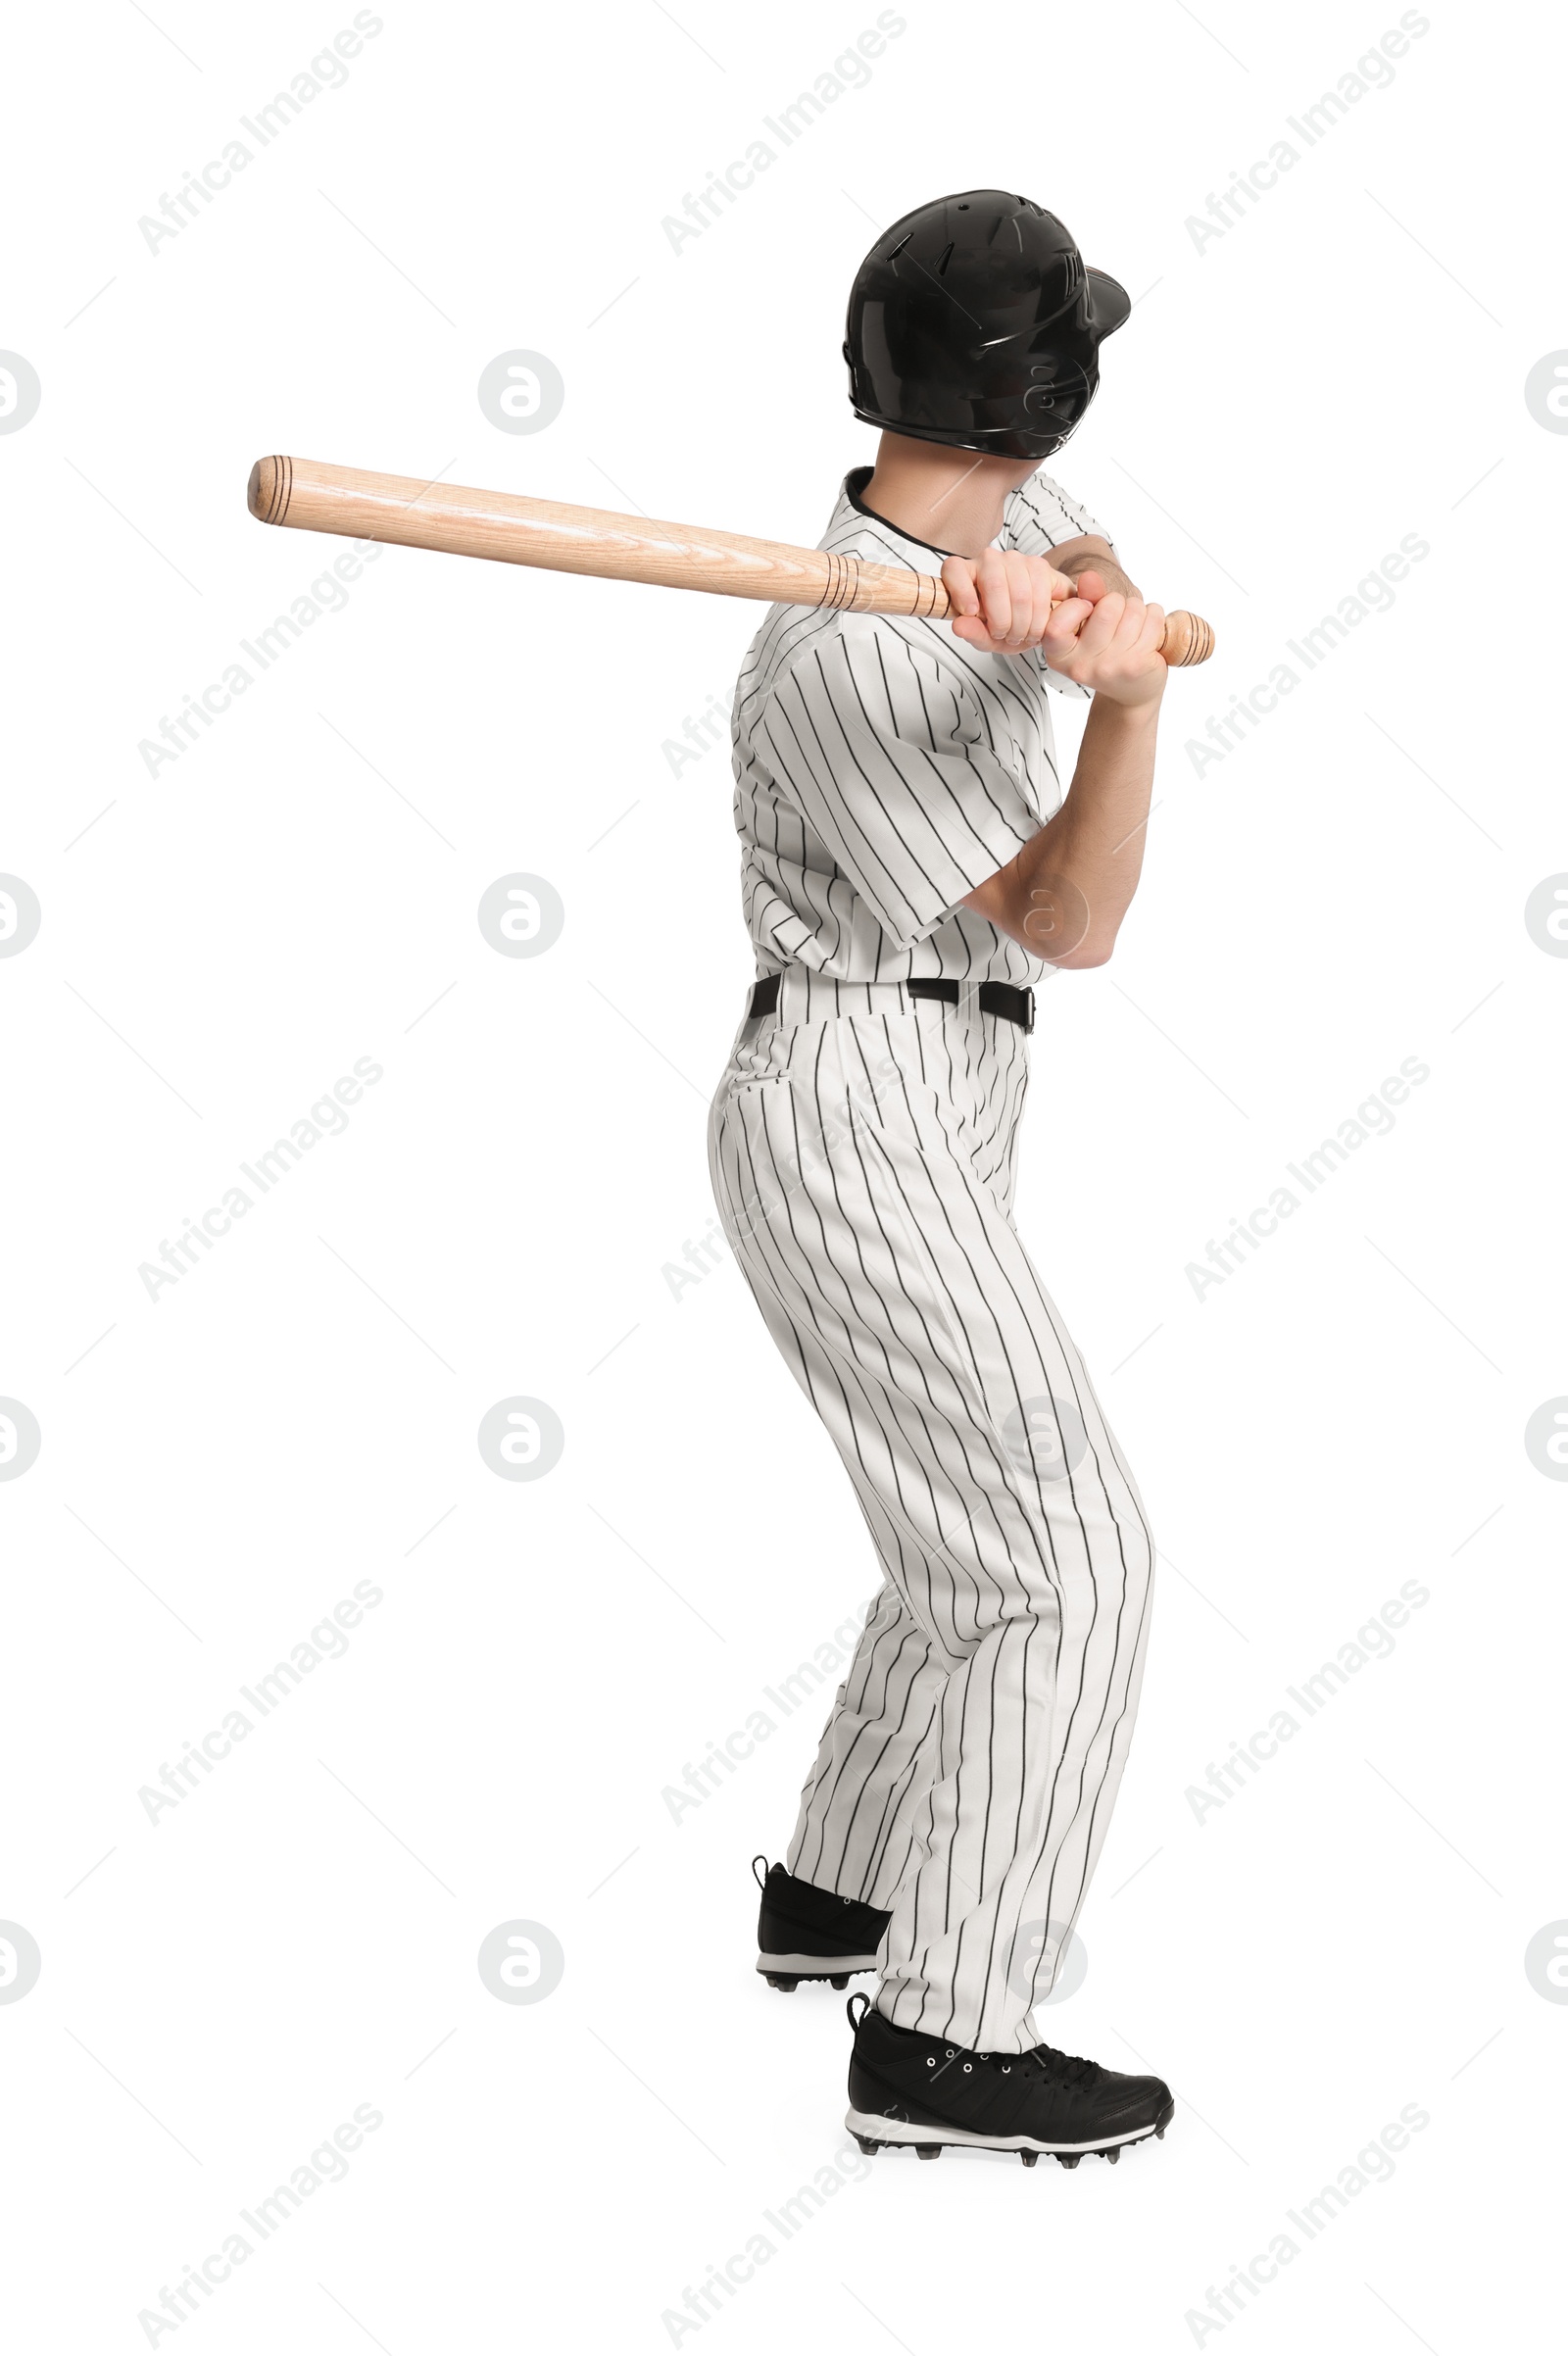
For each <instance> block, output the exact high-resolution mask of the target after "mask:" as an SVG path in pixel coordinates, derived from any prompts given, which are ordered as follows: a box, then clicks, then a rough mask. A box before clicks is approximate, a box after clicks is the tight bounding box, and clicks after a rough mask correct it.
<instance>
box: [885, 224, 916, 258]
mask: <svg viewBox="0 0 1568 2356" xmlns="http://www.w3.org/2000/svg"><path fill="white" fill-rule="evenodd" d="M913 235H914V231H913V230H912V229H906V230H905V232H904V235H903V236H902V237H901V238H900V239H899V242H898V244H897V245H896V246H894V247H893V248H892V250H891V252H890V253H889V255H888V260H889V261H890V262H897V260H898V258H899V256H900V255H901V254H902V253H903V251H904V249H905V247H906V246H907V244H908V242H909V240H910V238H911V237H912V236H913Z"/></svg>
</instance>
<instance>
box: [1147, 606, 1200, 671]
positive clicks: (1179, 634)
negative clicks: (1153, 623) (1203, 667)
mask: <svg viewBox="0 0 1568 2356" xmlns="http://www.w3.org/2000/svg"><path fill="white" fill-rule="evenodd" d="M1159 651H1160V653H1161V654H1162V655H1163V656H1164V658H1165V660H1166V662H1167V663H1169V664H1170V666H1171V668H1172V670H1185V669H1187V668H1188V667H1189V666H1190V665H1191V664H1192V663H1206V662H1207V661H1208V658H1209V656H1210V655H1211V654H1212V653H1213V652H1214V633H1213V630H1212V629H1211V628H1210V627H1209V624H1208V623H1207V622H1206V621H1205V620H1204V619H1203V617H1202V615H1201V614H1188V613H1185V612H1177V613H1175V614H1166V616H1165V634H1164V636H1163V637H1162V638H1161V640H1160V642H1159Z"/></svg>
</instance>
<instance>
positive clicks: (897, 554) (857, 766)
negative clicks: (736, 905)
mask: <svg viewBox="0 0 1568 2356" xmlns="http://www.w3.org/2000/svg"><path fill="white" fill-rule="evenodd" d="M869 472H870V469H869V468H866V467H862V468H860V469H858V471H857V472H855V473H852V474H851V475H850V476H848V478H847V479H846V481H845V484H844V487H843V489H842V491H841V492H840V495H839V500H838V504H837V506H836V507H835V509H834V511H833V515H832V519H831V521H830V522H829V525H828V528H827V531H826V532H825V533H824V535H823V537H822V539H821V540H820V541H819V542H818V546H819V547H821V548H824V549H829V550H832V551H834V552H836V553H840V554H846V555H854V556H858V557H860V558H863V559H864V560H866V561H867V562H869V563H872V564H892V565H898V566H907V568H908V569H909V570H910V571H913V572H924V573H940V572H941V570H942V563H943V558H944V556H945V554H946V553H947V552H946V551H945V550H943V549H941V548H940V547H937V546H934V545H929V544H927V543H926V542H924V541H922V540H918V539H915V538H914V537H912V536H911V535H910V534H909V533H907V532H905V531H901V530H898V529H896V528H895V527H894V526H893V525H892V524H890V523H886V522H884V521H883V520H882V518H881V517H880V516H878V515H872V514H871V512H870V511H869V510H868V509H867V508H866V507H865V506H864V505H863V504H862V502H861V499H860V496H859V494H860V490H861V488H862V487H863V484H864V482H865V480H866V478H867V477H868V475H869ZM1100 529H1101V527H1100V525H1099V524H1097V523H1096V522H1095V521H1094V519H1093V517H1092V516H1090V515H1087V514H1086V513H1085V512H1084V510H1083V509H1082V508H1081V507H1079V506H1078V505H1077V504H1076V503H1075V502H1074V501H1072V500H1070V499H1069V498H1068V497H1067V496H1066V494H1065V493H1064V492H1063V491H1061V490H1059V489H1058V488H1057V486H1056V485H1055V484H1054V482H1052V481H1051V480H1050V479H1049V477H1048V476H1046V475H1044V474H1037V475H1034V476H1033V477H1031V479H1030V480H1029V481H1028V482H1027V483H1025V484H1024V485H1023V487H1022V488H1021V489H1020V490H1018V491H1015V492H1014V493H1013V494H1012V496H1011V497H1010V498H1009V499H1008V501H1007V503H1006V506H1005V511H1004V516H1003V527H1002V531H1001V534H1000V535H999V539H998V543H997V545H998V546H1000V547H1003V548H1008V549H1017V550H1019V551H1020V552H1022V553H1023V554H1024V555H1029V556H1044V555H1046V554H1048V553H1049V551H1050V550H1051V549H1052V548H1053V547H1054V546H1055V545H1056V544H1057V543H1058V542H1060V541H1062V540H1068V539H1073V538H1076V537H1077V536H1078V534H1080V533H1082V532H1094V531H1099V530H1100ZM1048 685H1049V686H1051V687H1053V688H1054V689H1056V690H1058V691H1059V692H1062V693H1066V694H1071V695H1079V694H1081V693H1082V690H1080V689H1079V688H1077V687H1075V686H1074V685H1073V684H1072V683H1071V682H1070V681H1068V680H1066V679H1063V678H1061V677H1060V675H1059V674H1058V673H1055V672H1053V671H1051V670H1050V669H1049V668H1048V666H1047V664H1046V663H1045V660H1044V658H1043V657H1042V656H1041V654H1040V653H1039V651H1038V649H1032V650H1030V651H1029V652H1028V653H1024V654H1019V655H984V654H981V653H980V652H979V651H978V650H977V649H976V648H974V647H971V646H967V645H965V644H964V642H963V641H962V640H961V639H959V638H956V637H955V635H954V633H953V628H952V625H951V623H949V622H947V621H931V620H928V619H925V618H918V617H914V616H907V617H906V616H903V615H887V614H844V613H835V612H821V611H803V610H802V609H801V608H799V607H794V606H773V607H770V608H769V609H768V613H767V615H766V618H765V619H764V621H763V623H762V626H761V628H760V630H759V631H758V634H757V637H756V638H755V639H754V641H753V643H752V647H751V650H750V653H749V654H748V657H747V661H746V665H745V668H744V669H743V671H742V673H741V678H740V683H739V686H738V688H737V690H736V697H735V713H734V761H735V777H736V790H735V822H736V826H737V828H738V830H739V833H740V836H741V840H742V844H743V846H744V858H743V864H742V891H743V897H744V903H745V908H746V916H747V922H748V924H749V926H750V928H751V935H752V941H753V945H754V947H755V949H756V951H757V957H758V970H759V972H760V973H772V972H775V971H777V970H778V969H779V968H780V967H781V966H783V965H785V964H788V963H795V964H799V965H802V966H805V967H807V968H808V969H809V970H810V971H812V972H813V973H818V974H821V975H822V976H823V977H824V978H826V979H828V980H833V981H843V982H885V981H899V980H904V979H906V978H907V977H909V976H913V975H922V976H924V975H939V976H949V977H954V978H957V979H960V980H965V981H969V982H982V981H992V980H994V981H1005V982H1011V983H1014V984H1022V983H1026V982H1030V981H1033V980H1035V979H1037V978H1038V977H1039V975H1040V972H1041V970H1042V968H1041V965H1040V962H1039V960H1038V959H1036V958H1034V957H1030V956H1029V954H1028V952H1027V951H1026V950H1024V949H1022V948H1021V947H1019V945H1018V944H1017V943H1016V942H1013V941H1010V940H1008V939H1007V938H1006V937H1005V935H1003V934H1001V933H999V932H998V931H997V930H996V928H995V927H994V926H993V925H991V924H988V923H987V922H986V921H985V919H984V918H983V917H981V916H978V915H976V914H975V913H974V912H973V910H971V909H968V908H961V907H960V906H959V905H958V904H959V902H961V901H962V899H963V898H964V896H965V894H966V893H969V892H972V891H973V890H974V889H975V888H976V886H977V885H979V884H982V883H984V882H985V881H986V879H987V877H988V876H991V875H994V874H995V873H996V872H997V869H998V868H999V867H1005V865H1006V864H1007V862H1008V860H1009V859H1013V858H1014V857H1015V856H1016V855H1017V853H1018V852H1019V851H1020V850H1022V848H1023V846H1024V844H1025V843H1026V842H1027V841H1028V840H1029V839H1030V837H1031V836H1032V835H1034V834H1036V833H1038V831H1039V829H1040V827H1041V826H1042V825H1043V824H1044V823H1045V821H1046V819H1047V818H1049V817H1050V816H1051V815H1052V813H1053V812H1054V810H1056V808H1057V807H1058V806H1059V804H1060V801H1061V788H1060V784H1059V781H1058V777H1057V771H1056V759H1055V748H1054V743H1053V738H1052V727H1051V714H1050V710H1049V703H1048V697H1047V692H1046V690H1047V687H1048Z"/></svg>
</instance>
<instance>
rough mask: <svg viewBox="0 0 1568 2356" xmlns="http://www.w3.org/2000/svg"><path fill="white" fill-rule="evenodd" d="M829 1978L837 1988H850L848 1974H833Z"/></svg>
mask: <svg viewBox="0 0 1568 2356" xmlns="http://www.w3.org/2000/svg"><path fill="white" fill-rule="evenodd" d="M829 1976H830V1978H831V1980H832V1982H833V1986H834V1987H835V1988H848V1987H849V1985H850V1975H849V1973H848V1972H833V1973H831V1974H830V1975H829Z"/></svg>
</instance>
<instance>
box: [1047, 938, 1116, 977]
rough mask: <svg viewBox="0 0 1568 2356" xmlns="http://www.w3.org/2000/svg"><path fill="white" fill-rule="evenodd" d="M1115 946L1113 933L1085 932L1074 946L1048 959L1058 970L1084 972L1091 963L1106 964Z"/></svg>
mask: <svg viewBox="0 0 1568 2356" xmlns="http://www.w3.org/2000/svg"><path fill="white" fill-rule="evenodd" d="M1115 946H1116V936H1115V934H1114V933H1100V932H1091V933H1087V934H1086V935H1085V936H1084V938H1083V940H1081V941H1080V942H1079V943H1078V944H1077V946H1076V947H1075V948H1072V949H1068V950H1064V951H1063V952H1062V954H1061V955H1060V957H1052V958H1051V959H1050V960H1049V961H1050V962H1051V963H1052V964H1053V965H1054V966H1055V967H1056V968H1057V970H1058V971H1059V972H1063V973H1084V972H1087V971H1088V969H1089V968H1090V967H1091V966H1093V965H1108V964H1109V963H1110V954H1111V951H1112V950H1113V949H1114V948H1115Z"/></svg>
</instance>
